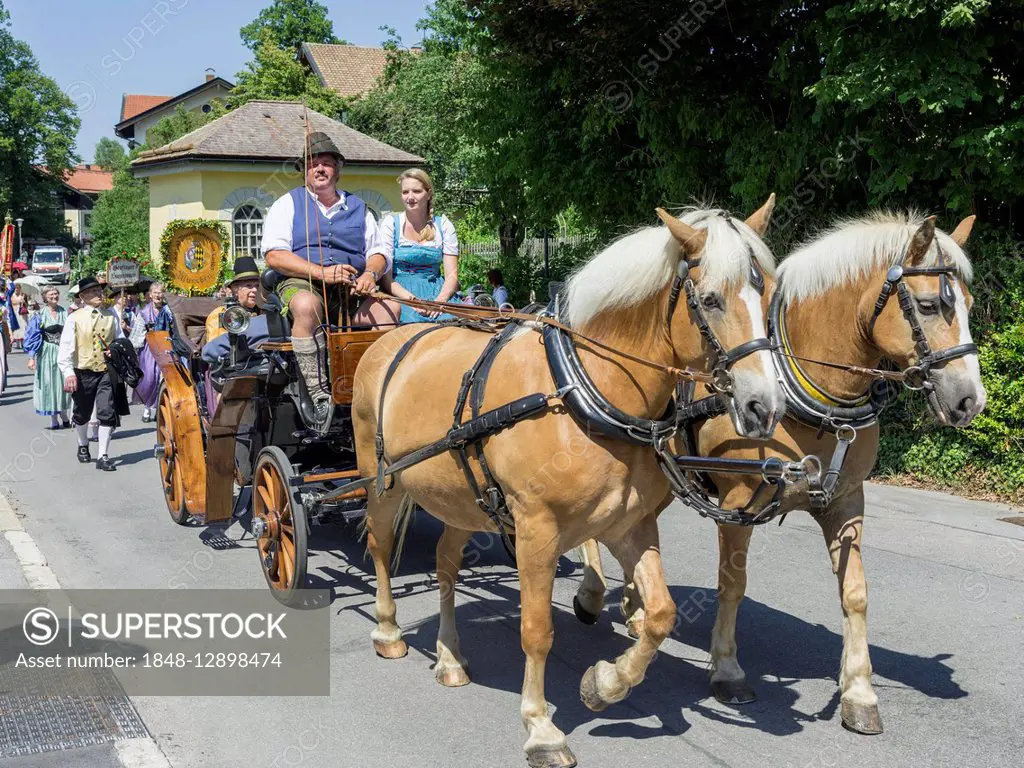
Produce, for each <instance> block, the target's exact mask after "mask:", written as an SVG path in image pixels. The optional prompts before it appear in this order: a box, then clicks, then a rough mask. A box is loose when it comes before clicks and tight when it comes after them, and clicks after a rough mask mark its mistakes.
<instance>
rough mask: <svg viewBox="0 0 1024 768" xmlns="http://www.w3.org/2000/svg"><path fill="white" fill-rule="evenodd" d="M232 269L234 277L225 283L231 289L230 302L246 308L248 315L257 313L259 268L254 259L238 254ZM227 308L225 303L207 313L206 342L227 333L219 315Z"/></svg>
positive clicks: (258, 311)
mask: <svg viewBox="0 0 1024 768" xmlns="http://www.w3.org/2000/svg"><path fill="white" fill-rule="evenodd" d="M234 271H235V274H234V277H232V278H231V279H230V280H228V282H227V283H225V286H226V287H227V288H229V289H230V290H231V299H232V303H233V304H237V305H238V306H240V307H241V308H242V309H245V310H247V311H248V312H249V314H250V315H258V314H259V313H260V309H259V307H258V306H256V301H257V299H258V298H259V292H260V268H259V266H258V265H257V264H256V259H254V258H252V257H251V256H239V257H238V258H237V259H235V266H234ZM227 308H228V305H226V304H225V305H224V306H222V307H217V308H216V309H215V310H213V312H211V313H210V314H209V315H207V317H206V343H207V344H209V343H210V342H211V341H213V340H214V339H216V338H217V337H218V336H221V335H222V334H224V333H227V330H226V329H225V328H224V327H223V326H222V325H221V315H223V314H224V310H226V309H227Z"/></svg>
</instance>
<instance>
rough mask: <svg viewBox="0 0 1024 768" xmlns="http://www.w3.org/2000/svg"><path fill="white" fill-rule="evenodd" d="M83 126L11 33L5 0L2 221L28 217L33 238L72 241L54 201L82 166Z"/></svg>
mask: <svg viewBox="0 0 1024 768" xmlns="http://www.w3.org/2000/svg"><path fill="white" fill-rule="evenodd" d="M78 126H79V119H78V116H77V114H76V109H75V105H74V103H73V102H72V101H71V99H69V98H68V97H67V96H66V95H65V94H64V93H62V92H61V90H60V88H59V87H58V85H57V83H56V82H54V81H53V80H52V79H50V78H49V77H46V76H45V75H44V74H43V73H42V72H40V70H39V62H38V61H37V60H36V58H35V56H33V55H32V50H31V49H30V48H29V47H28V45H26V44H25V43H24V42H22V41H20V40H17V39H16V38H15V37H14V36H13V35H12V34H11V30H10V15H9V14H8V13H7V10H6V9H5V8H4V5H3V2H2V0H0V217H2V216H3V215H4V214H5V213H6V212H7V211H11V212H12V213H13V215H14V216H15V217H21V218H24V219H25V224H24V226H23V231H24V232H25V233H26V234H27V235H29V236H35V237H47V238H59V237H64V236H66V233H67V230H66V227H65V225H64V220H63V216H61V215H59V213H57V212H55V210H54V205H53V198H54V196H55V195H60V194H61V190H62V187H61V180H62V179H63V178H64V176H65V175H66V174H67V172H68V171H69V170H70V169H71V167H72V166H74V165H75V163H77V162H78V157H77V156H76V155H75V152H74V142H75V135H76V134H77V133H78ZM40 166H45V171H42V170H40Z"/></svg>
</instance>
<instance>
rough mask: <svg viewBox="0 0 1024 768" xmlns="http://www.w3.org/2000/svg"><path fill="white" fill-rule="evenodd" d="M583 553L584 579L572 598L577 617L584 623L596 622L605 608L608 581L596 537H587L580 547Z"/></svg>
mask: <svg viewBox="0 0 1024 768" xmlns="http://www.w3.org/2000/svg"><path fill="white" fill-rule="evenodd" d="M580 550H581V551H582V553H583V581H582V582H581V583H580V586H579V589H577V590H576V595H575V597H573V599H572V609H573V611H574V612H575V613H576V618H577V619H579V620H580V621H581V622H583V623H584V624H596V623H597V619H598V617H600V615H601V611H602V610H604V593H605V591H606V590H607V589H608V582H607V581H606V580H605V577H604V567H603V566H602V565H601V550H600V549H599V548H598V546H597V541H596V540H595V539H587V540H586V541H585V542H583V546H581V547H580Z"/></svg>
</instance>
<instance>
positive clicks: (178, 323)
mask: <svg viewBox="0 0 1024 768" xmlns="http://www.w3.org/2000/svg"><path fill="white" fill-rule="evenodd" d="M166 296H167V304H168V306H169V307H170V308H171V314H172V315H173V316H174V330H175V334H174V338H175V342H176V343H177V344H178V345H180V347H181V351H182V353H183V355H184V356H186V357H188V358H190V359H195V358H198V357H199V356H200V352H201V350H202V349H203V345H204V344H205V343H206V318H207V317H209V316H210V313H211V312H213V311H214V310H215V309H217V307H219V306H221V305H222V304H223V303H224V302H223V301H221V300H220V299H218V298H215V297H212V296H176V295H174V294H172V293H168V294H166Z"/></svg>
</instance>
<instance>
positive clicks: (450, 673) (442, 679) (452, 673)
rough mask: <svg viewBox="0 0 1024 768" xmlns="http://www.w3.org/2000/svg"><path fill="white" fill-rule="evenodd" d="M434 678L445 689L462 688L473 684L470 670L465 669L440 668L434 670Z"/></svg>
mask: <svg viewBox="0 0 1024 768" xmlns="http://www.w3.org/2000/svg"><path fill="white" fill-rule="evenodd" d="M434 677H435V678H436V679H437V682H439V683H440V684H441V685H443V686H444V687H445V688H461V687H462V686H464V685H469V684H470V682H472V681H471V680H470V679H469V670H468V669H466V668H465V667H459V666H454V667H438V668H437V669H435V670H434Z"/></svg>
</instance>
